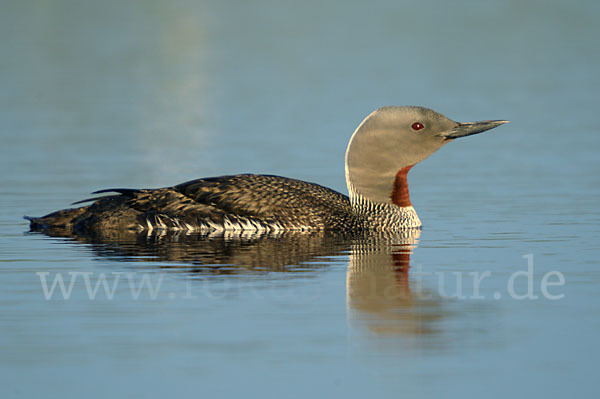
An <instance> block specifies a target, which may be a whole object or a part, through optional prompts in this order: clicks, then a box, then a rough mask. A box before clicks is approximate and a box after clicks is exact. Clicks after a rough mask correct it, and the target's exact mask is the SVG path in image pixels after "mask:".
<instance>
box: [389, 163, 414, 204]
mask: <svg viewBox="0 0 600 399" xmlns="http://www.w3.org/2000/svg"><path fill="white" fill-rule="evenodd" d="M413 166H414V165H410V166H405V167H404V168H402V169H400V170H399V171H398V173H396V179H395V180H394V188H393V189H392V194H391V195H390V198H391V199H392V203H393V204H394V205H398V206H402V207H406V206H412V204H411V203H410V196H409V195H408V182H407V181H406V175H408V171H409V170H410V169H411V168H412V167H413Z"/></svg>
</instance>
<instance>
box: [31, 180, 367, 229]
mask: <svg viewBox="0 0 600 399" xmlns="http://www.w3.org/2000/svg"><path fill="white" fill-rule="evenodd" d="M109 191H113V192H116V193H118V194H116V195H111V196H108V197H102V198H100V199H96V200H95V202H94V203H93V204H91V205H89V206H87V207H83V208H76V209H69V210H63V211H58V212H54V213H51V214H49V215H46V216H44V217H42V218H32V219H30V220H31V226H32V229H34V230H44V229H48V228H52V227H61V228H66V229H74V230H76V231H80V232H85V231H95V230H106V229H136V230H152V229H157V228H158V229H160V228H162V229H173V230H178V229H181V230H327V229H339V228H343V227H348V228H356V225H357V223H358V222H357V220H356V218H355V216H354V214H353V212H352V208H351V206H350V201H349V199H348V197H347V196H345V195H343V194H341V193H338V192H336V191H334V190H331V189H328V188H326V187H323V186H320V185H318V184H314V183H308V182H305V181H301V180H296V179H290V178H285V177H280V176H270V175H254V174H241V175H232V176H221V177H212V178H204V179H197V180H192V181H189V182H186V183H182V184H179V185H176V186H173V187H167V188H160V189H148V190H131V189H115V190H102V191H101V192H109Z"/></svg>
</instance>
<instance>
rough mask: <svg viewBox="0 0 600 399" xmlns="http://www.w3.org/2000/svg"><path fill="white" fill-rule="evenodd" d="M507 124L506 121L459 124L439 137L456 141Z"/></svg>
mask: <svg viewBox="0 0 600 399" xmlns="http://www.w3.org/2000/svg"><path fill="white" fill-rule="evenodd" d="M505 123H508V121H479V122H464V123H459V124H458V125H456V127H454V128H453V129H451V130H448V131H446V132H443V133H441V136H442V137H444V138H445V139H446V140H452V139H457V138H459V137H466V136H470V135H472V134H477V133H481V132H485V131H486V130H490V129H493V128H495V127H496V126H500V125H503V124H505Z"/></svg>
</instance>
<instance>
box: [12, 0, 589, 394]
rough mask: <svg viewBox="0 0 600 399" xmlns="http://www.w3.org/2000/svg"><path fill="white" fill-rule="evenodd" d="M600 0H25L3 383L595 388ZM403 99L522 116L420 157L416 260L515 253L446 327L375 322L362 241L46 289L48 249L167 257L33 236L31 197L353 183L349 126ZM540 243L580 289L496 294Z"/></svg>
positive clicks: (52, 389) (455, 266) (447, 262)
mask: <svg viewBox="0 0 600 399" xmlns="http://www.w3.org/2000/svg"><path fill="white" fill-rule="evenodd" d="M598 4H599V3H598V2H596V1H566V0H564V1H560V0H554V1H548V0H545V1H541V0H540V1H512V0H511V1H486V0H473V1H469V0H460V1H440V0H437V1H422V0H419V1H389V0H376V1H372V2H368V3H367V2H357V1H335V2H322V1H296V2H294V1H274V0H273V1H229V0H216V1H211V0H205V1H191V0H189V1H184V0H181V1H177V0H176V1H141V0H140V1H116V0H108V1H79V0H73V1H63V0H55V1H42V0H40V1H33V0H27V1H10V2H3V4H2V11H1V12H0V35H1V37H2V47H1V50H0V51H1V57H0V87H1V90H0V134H1V143H0V170H2V172H1V174H0V201H1V202H0V204H1V206H0V224H1V226H2V230H1V231H0V272H1V273H2V274H1V276H0V393H1V396H2V397H3V398H12V397H40V396H45V397H98V398H101V397H107V396H114V397H126V396H129V397H131V396H144V397H160V396H166V397H199V396H201V397H225V396H233V395H236V396H240V395H246V396H251V397H254V396H260V397H263V396H274V395H280V396H285V397H307V396H325V395H328V396H335V397H342V396H344V397H364V396H366V395H370V396H372V395H378V396H379V395H381V396H384V395H385V396H390V395H395V396H406V397H417V398H419V397H440V396H442V395H443V396H444V397H498V398H506V397H510V396H515V397H545V398H552V397H557V398H558V397H565V396H567V395H568V396H571V397H591V396H594V395H596V394H597V392H598V388H597V381H596V379H597V363H598V362H597V357H598V356H599V355H600V350H599V345H598V331H600V288H599V284H600V273H599V270H598V268H599V264H598V263H599V262H598V255H599V251H598V242H599V238H600V236H599V234H598V233H599V230H600V229H599V227H598V224H599V222H600V212H599V211H598V198H599V195H600V161H599V159H598V151H599V149H600V131H599V127H598V104H599V102H598V93H599V92H600V78H599V73H598V71H599V70H600V63H599V61H600V56H599V52H598V43H597V41H598V37H600V29H599V28H598V17H599V15H600V6H599V5H598ZM390 104H396V105H402V104H415V105H424V106H428V107H431V108H434V109H435V110H437V111H439V112H442V113H444V114H446V115H447V116H449V117H451V118H453V119H456V120H476V119H509V120H511V123H510V124H509V125H506V126H503V127H501V128H498V129H497V130H495V131H492V132H489V133H486V134H484V135H481V136H477V137H473V138H469V139H465V140H464V141H463V140H461V141H457V142H456V143H452V144H451V145H449V146H447V148H444V149H443V150H442V151H440V153H439V154H436V155H435V156H433V157H432V158H431V159H428V160H427V161H425V162H424V163H423V164H421V165H419V166H417V167H415V168H414V169H413V171H411V174H410V176H409V181H410V183H411V197H412V201H413V203H414V205H415V207H416V208H417V210H418V212H419V215H420V217H421V219H422V220H423V222H424V230H423V233H422V235H421V242H420V246H419V248H418V249H417V250H416V252H415V254H414V255H413V257H412V263H413V268H415V267H416V266H417V265H420V266H422V268H423V269H424V270H427V271H433V272H435V271H437V272H446V273H448V275H449V276H450V275H451V274H450V273H451V272H455V271H462V272H464V273H468V272H471V271H477V270H478V271H484V270H489V271H491V272H493V277H492V278H491V279H490V280H489V281H488V282H487V284H486V285H484V286H482V294H483V295H484V296H485V297H486V299H483V300H470V299H467V300H448V301H444V302H442V303H441V305H440V306H441V309H442V313H443V315H444V317H443V318H442V320H440V321H439V323H436V331H437V332H436V333H434V334H428V335H418V334H415V335H404V336H393V337H381V336H379V335H377V334H374V333H372V332H371V331H369V329H368V328H366V327H365V326H363V325H361V323H360V321H356V320H354V319H353V318H352V317H351V316H352V315H351V314H350V311H349V310H348V309H347V306H346V268H347V264H348V257H347V256H343V255H340V256H338V257H336V258H334V259H329V260H327V262H326V263H327V265H326V267H324V268H319V269H316V270H315V271H314V272H311V273H308V274H306V275H301V276H298V275H296V276H294V277H290V276H289V275H285V276H282V275H280V274H277V273H268V274H265V275H249V276H246V277H241V278H222V279H219V278H214V279H208V278H207V279H199V280H198V281H194V282H193V284H194V285H193V288H194V292H195V293H196V294H197V295H198V296H199V299H197V300H185V299H182V298H181V296H182V295H183V293H184V292H185V290H186V285H187V284H188V281H187V280H186V279H184V278H183V277H181V276H179V275H176V274H175V275H170V274H167V275H165V277H164V281H163V292H165V293H167V292H174V293H177V297H176V298H175V299H173V300H171V299H169V298H168V297H167V296H166V294H164V295H161V296H159V299H158V300H151V298H148V296H147V295H146V296H142V298H140V299H139V300H137V301H136V300H133V299H131V297H130V296H128V295H127V288H126V287H123V289H122V290H123V291H122V292H121V294H122V295H116V297H115V299H113V300H112V301H109V300H106V299H105V298H104V299H102V298H100V299H98V300H95V301H89V300H88V299H87V298H86V297H85V295H84V291H82V287H81V286H78V287H76V288H78V289H76V290H75V293H76V294H74V297H73V298H72V299H70V300H69V301H62V300H53V301H45V300H44V297H43V292H42V289H41V287H40V281H39V278H38V276H37V275H36V274H35V273H36V272H38V271H49V272H52V273H54V272H68V271H90V272H93V273H95V274H98V273H110V272H112V271H128V270H136V271H140V272H144V271H150V272H152V271H153V270H155V269H154V266H156V265H155V264H152V263H140V262H135V263H133V262H131V263H128V262H114V261H111V260H110V259H105V258H101V257H98V256H97V255H94V253H92V252H91V251H90V250H89V249H88V248H87V247H86V246H84V245H78V244H74V243H70V242H66V241H64V240H60V239H50V238H46V237H44V236H41V235H33V236H32V235H26V234H23V233H24V232H26V231H27V229H28V228H27V223H26V222H25V221H24V220H22V219H21V216H22V215H24V214H31V215H42V214H45V213H47V212H50V211H53V210H56V209H59V208H63V207H65V206H67V205H68V204H69V203H71V202H73V201H75V200H78V199H82V198H86V196H87V195H88V193H89V192H91V191H94V190H97V189H100V188H105V187H114V186H119V187H155V186H164V185H170V184H174V183H178V182H182V181H185V180H189V179H192V178H196V177H201V176H211V175H221V174H226V173H239V172H257V173H272V174H280V175H286V176H290V177H296V178H301V179H306V180H309V181H314V182H318V183H321V184H323V185H327V186H329V187H332V188H334V189H337V190H340V191H343V192H345V181H344V168H343V159H344V152H345V148H346V144H347V140H348V138H349V137H350V135H351V133H352V131H353V130H354V128H355V127H356V126H357V125H358V123H359V122H360V121H361V120H362V118H363V117H364V116H365V115H367V114H368V113H370V112H371V111H372V110H373V109H374V108H376V107H379V106H382V105H390ZM525 254H533V255H534V259H535V273H536V274H535V276H536V284H539V281H540V280H541V277H542V276H543V274H544V273H546V272H547V271H554V270H556V271H560V272H561V273H563V274H564V276H565V278H566V284H565V286H564V287H561V288H560V289H557V290H559V291H561V292H563V293H564V294H565V298H564V299H562V300H558V301H549V300H546V299H543V298H542V299H538V300H531V301H529V300H525V301H517V300H514V299H510V298H508V297H507V296H504V297H503V298H502V299H500V300H494V299H493V297H492V293H493V292H496V291H498V287H504V286H505V285H506V281H507V279H508V277H509V275H510V274H511V273H513V272H515V271H517V270H524V269H525V268H526V265H527V264H526V261H525V259H523V258H522V256H523V255H525ZM411 278H412V279H413V280H419V281H421V282H422V283H423V284H424V285H426V286H427V287H429V288H431V289H435V288H436V284H437V283H436V280H435V278H433V277H427V276H418V275H413V276H412V277H411ZM536 287H537V288H536V290H537V293H538V294H539V286H538V285H536ZM249 291H251V292H253V293H254V294H252V295H250V294H248V292H249ZM211 293H216V294H217V295H213V294H211ZM219 293H220V294H219ZM256 293H258V294H256Z"/></svg>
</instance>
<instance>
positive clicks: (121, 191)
mask: <svg viewBox="0 0 600 399" xmlns="http://www.w3.org/2000/svg"><path fill="white" fill-rule="evenodd" d="M140 191H141V190H137V189H134V188H108V189H105V190H98V191H94V192H93V193H92V194H103V193H119V194H121V195H124V196H126V197H133V195H134V194H135V193H139V192H140ZM107 197H110V195H109V196H107ZM101 198H106V197H92V198H87V199H84V200H81V201H77V202H73V203H72V204H71V205H77V204H83V203H85V202H90V201H96V200H99V199H101Z"/></svg>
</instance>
